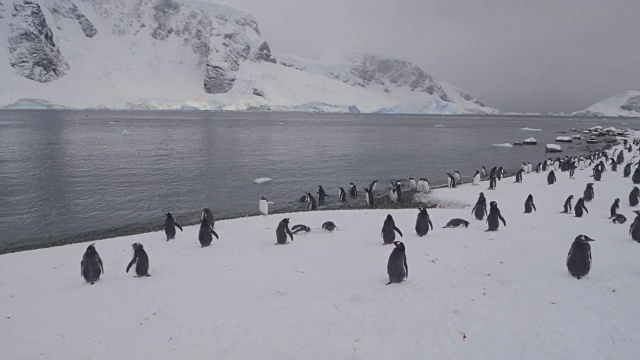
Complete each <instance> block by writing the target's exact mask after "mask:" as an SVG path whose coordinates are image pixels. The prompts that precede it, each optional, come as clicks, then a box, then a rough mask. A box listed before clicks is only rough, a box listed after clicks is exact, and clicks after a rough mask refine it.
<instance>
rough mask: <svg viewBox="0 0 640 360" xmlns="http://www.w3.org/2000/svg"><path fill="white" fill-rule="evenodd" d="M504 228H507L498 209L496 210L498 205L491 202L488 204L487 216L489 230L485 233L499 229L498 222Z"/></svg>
mask: <svg viewBox="0 0 640 360" xmlns="http://www.w3.org/2000/svg"><path fill="white" fill-rule="evenodd" d="M499 220H502V223H503V224H504V226H507V222H506V221H505V219H504V218H503V217H502V214H500V209H498V203H496V202H495V201H492V202H490V203H489V215H488V216H487V223H488V224H489V228H488V229H487V230H486V231H497V230H498V227H500V221H499Z"/></svg>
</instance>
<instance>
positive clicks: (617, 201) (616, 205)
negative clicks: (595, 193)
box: [609, 199, 620, 219]
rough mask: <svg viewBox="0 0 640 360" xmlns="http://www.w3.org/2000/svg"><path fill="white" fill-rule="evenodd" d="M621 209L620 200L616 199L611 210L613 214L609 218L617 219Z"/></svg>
mask: <svg viewBox="0 0 640 360" xmlns="http://www.w3.org/2000/svg"><path fill="white" fill-rule="evenodd" d="M619 208H620V199H615V200H614V201H613V204H611V209H610V210H609V211H610V213H611V216H609V219H613V218H614V217H616V215H617V214H618V209H619Z"/></svg>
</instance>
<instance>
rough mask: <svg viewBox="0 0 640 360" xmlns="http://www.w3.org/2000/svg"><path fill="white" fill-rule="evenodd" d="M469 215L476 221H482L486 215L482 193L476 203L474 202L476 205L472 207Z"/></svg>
mask: <svg viewBox="0 0 640 360" xmlns="http://www.w3.org/2000/svg"><path fill="white" fill-rule="evenodd" d="M471 213H472V214H473V215H474V216H475V217H476V219H478V220H482V219H484V216H485V214H486V213H487V199H486V198H485V197H484V193H480V195H479V196H478V201H476V204H475V205H474V206H473V209H472V210H471Z"/></svg>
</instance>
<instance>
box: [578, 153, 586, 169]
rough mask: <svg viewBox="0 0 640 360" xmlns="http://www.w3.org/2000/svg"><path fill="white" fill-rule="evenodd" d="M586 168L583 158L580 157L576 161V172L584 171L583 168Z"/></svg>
mask: <svg viewBox="0 0 640 360" xmlns="http://www.w3.org/2000/svg"><path fill="white" fill-rule="evenodd" d="M585 167H586V165H585V162H584V158H583V157H582V156H581V157H580V158H579V159H578V170H584V168H585Z"/></svg>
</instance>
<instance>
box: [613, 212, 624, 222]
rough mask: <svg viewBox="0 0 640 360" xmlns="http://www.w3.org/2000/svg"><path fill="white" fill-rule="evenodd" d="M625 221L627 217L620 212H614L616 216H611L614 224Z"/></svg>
mask: <svg viewBox="0 0 640 360" xmlns="http://www.w3.org/2000/svg"><path fill="white" fill-rule="evenodd" d="M625 221H627V218H626V217H625V216H624V215H622V214H616V216H614V217H613V223H614V224H624V223H625Z"/></svg>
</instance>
